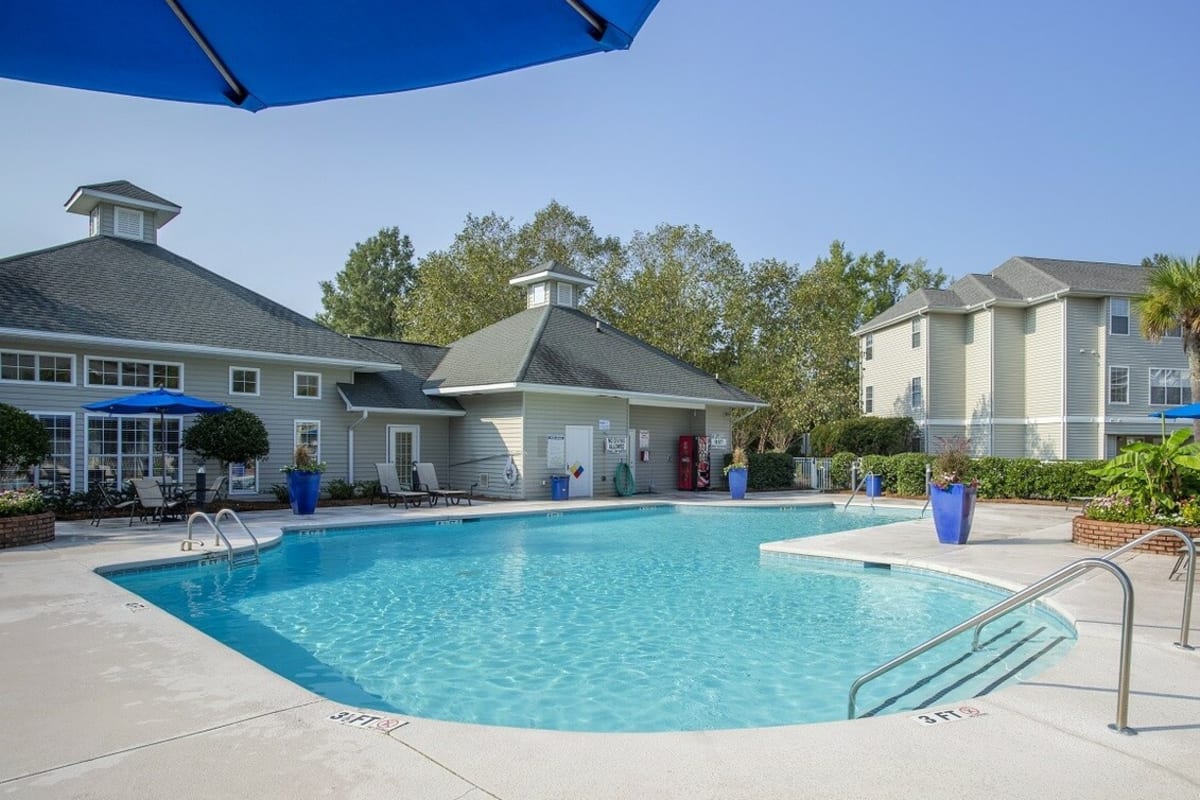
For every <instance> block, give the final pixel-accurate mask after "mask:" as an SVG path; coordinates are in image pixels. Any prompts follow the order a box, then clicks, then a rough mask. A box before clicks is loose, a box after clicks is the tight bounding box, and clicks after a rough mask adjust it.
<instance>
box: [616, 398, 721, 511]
mask: <svg viewBox="0 0 1200 800" xmlns="http://www.w3.org/2000/svg"><path fill="white" fill-rule="evenodd" d="M701 413H702V412H696V411H690V410H688V409H679V408H655V407H652V406H630V407H629V427H630V428H631V430H630V435H631V436H632V438H633V450H632V451H631V455H630V461H631V465H632V467H633V475H634V478H635V480H636V482H637V488H638V491H639V492H669V491H672V490H673V489H674V488H675V487H676V485H678V471H679V461H678V460H677V457H676V454H677V453H678V452H679V450H678V447H679V437H680V436H697V435H700V434H703V433H705V431H704V422H703V420H702V419H698V415H700V414H701ZM639 430H648V431H650V460H649V461H648V462H647V461H638V460H637V459H638V455H637V432H638V431H639ZM712 463H713V464H715V465H717V466H720V464H721V461H720V459H719V458H714V459H713V461H712ZM717 474H720V473H719V470H717Z"/></svg>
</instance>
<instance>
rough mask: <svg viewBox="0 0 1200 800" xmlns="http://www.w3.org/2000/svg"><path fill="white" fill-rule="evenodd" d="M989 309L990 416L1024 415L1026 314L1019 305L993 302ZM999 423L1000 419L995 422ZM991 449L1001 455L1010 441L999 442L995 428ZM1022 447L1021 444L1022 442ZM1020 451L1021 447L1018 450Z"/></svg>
mask: <svg viewBox="0 0 1200 800" xmlns="http://www.w3.org/2000/svg"><path fill="white" fill-rule="evenodd" d="M991 313H992V332H991V336H992V344H993V348H992V362H993V363H992V366H991V370H992V376H993V384H992V386H993V390H992V417H993V419H995V420H997V421H999V420H1004V419H1008V420H1013V419H1021V420H1023V419H1024V418H1025V363H1026V359H1025V316H1026V314H1027V313H1031V312H1029V311H1026V310H1025V309H1022V308H1007V307H1003V306H994V307H993V308H992V310H991ZM997 424H999V423H997ZM995 436H996V437H997V439H996V443H995V445H994V446H993V451H994V452H995V454H996V455H1003V453H1001V452H1000V448H1001V447H1003V448H1005V449H1007V448H1008V447H1010V446H1011V442H1008V441H1005V442H1004V444H1003V445H1001V443H1000V439H999V437H1000V433H999V431H998V430H997V431H996V433H995ZM1022 447H1023V445H1022ZM1018 452H1023V451H1018Z"/></svg>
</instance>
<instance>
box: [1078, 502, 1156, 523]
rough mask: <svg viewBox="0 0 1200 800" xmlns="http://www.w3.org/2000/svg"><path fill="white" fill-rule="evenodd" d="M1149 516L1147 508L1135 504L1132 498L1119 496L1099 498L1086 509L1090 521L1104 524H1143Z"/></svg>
mask: <svg viewBox="0 0 1200 800" xmlns="http://www.w3.org/2000/svg"><path fill="white" fill-rule="evenodd" d="M1148 514H1149V510H1148V509H1147V508H1145V507H1144V506H1140V505H1138V504H1136V503H1134V501H1133V500H1132V499H1131V498H1129V497H1118V496H1117V495H1106V496H1105V497H1097V498H1096V499H1095V500H1093V501H1092V502H1090V503H1088V504H1087V508H1086V509H1084V516H1086V517H1087V518H1088V519H1097V520H1102V521H1104V522H1142V521H1144V520H1145V518H1146V517H1147V515H1148Z"/></svg>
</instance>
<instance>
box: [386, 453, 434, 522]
mask: <svg viewBox="0 0 1200 800" xmlns="http://www.w3.org/2000/svg"><path fill="white" fill-rule="evenodd" d="M375 471H376V472H377V473H379V493H380V494H381V495H383V497H385V498H386V499H387V502H388V506H389V507H390V508H395V507H396V505H397V504H398V503H404V508H405V510H407V509H408V506H409V503H411V504H412V505H414V506H420V505H421V501H422V500H428V501H429V505H430V507H431V508H432V507H433V498H432V497H431V496H430V495H429V494H427V493H425V492H418V491H415V490H413V488H412V487H411V486H409V485H408V484H406V483H401V482H400V479H399V478H398V477H396V465H395V464H393V463H392V462H390V461H388V462H386V463H383V464H376V465H375ZM371 500H372V502H374V498H371Z"/></svg>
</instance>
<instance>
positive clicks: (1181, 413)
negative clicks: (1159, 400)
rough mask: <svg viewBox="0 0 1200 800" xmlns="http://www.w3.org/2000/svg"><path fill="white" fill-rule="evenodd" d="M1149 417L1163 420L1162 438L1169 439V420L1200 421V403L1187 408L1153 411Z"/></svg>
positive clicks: (1191, 404) (1177, 407) (1178, 407)
mask: <svg viewBox="0 0 1200 800" xmlns="http://www.w3.org/2000/svg"><path fill="white" fill-rule="evenodd" d="M1147 416H1151V417H1158V418H1160V419H1161V420H1162V438H1163V441H1166V439H1167V420H1169V419H1200V403H1189V404H1187V405H1186V406H1176V407H1175V408H1168V409H1165V410H1163V411H1151V412H1150V413H1149V414H1148V415H1147Z"/></svg>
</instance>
